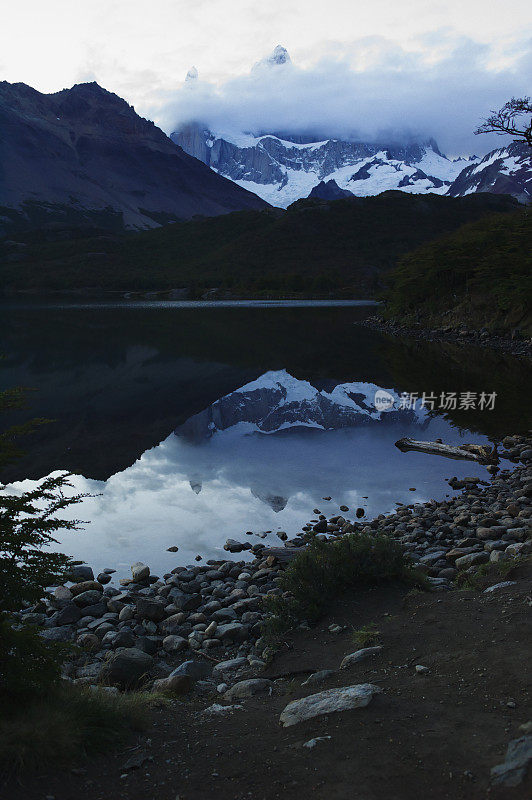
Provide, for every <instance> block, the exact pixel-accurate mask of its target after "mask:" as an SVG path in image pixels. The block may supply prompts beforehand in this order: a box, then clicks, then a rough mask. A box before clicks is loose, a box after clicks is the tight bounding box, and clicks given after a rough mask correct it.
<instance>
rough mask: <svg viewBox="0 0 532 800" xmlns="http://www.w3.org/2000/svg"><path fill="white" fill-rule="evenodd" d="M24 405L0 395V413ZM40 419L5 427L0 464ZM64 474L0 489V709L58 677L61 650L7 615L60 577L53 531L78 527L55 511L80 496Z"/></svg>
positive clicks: (62, 561)
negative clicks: (17, 489) (17, 490)
mask: <svg viewBox="0 0 532 800" xmlns="http://www.w3.org/2000/svg"><path fill="white" fill-rule="evenodd" d="M23 403H24V392H23V390H21V389H14V390H11V391H8V392H0V410H6V409H9V408H17V407H20V406H21V405H23ZM43 421H44V420H34V421H33V422H30V423H27V424H25V425H20V426H16V427H11V428H9V429H8V430H6V431H4V432H3V433H0V465H1V466H5V465H6V464H7V463H9V462H11V461H12V460H13V459H14V458H16V457H17V456H18V455H19V450H18V447H17V439H18V438H19V437H20V436H22V435H24V434H27V433H29V432H31V431H32V430H34V428H35V427H36V425H39V424H41V423H42V422H43ZM68 477H69V476H68V474H63V475H59V476H56V477H49V478H45V479H44V480H43V481H41V483H40V484H39V485H38V486H37V487H36V488H35V489H33V490H31V491H28V492H22V493H21V494H19V495H14V494H8V493H7V492H6V487H5V486H2V485H0V705H4V707H6V708H7V704H8V702H9V701H10V703H9V705H10V706H12V705H13V703H14V704H15V707H16V704H17V703H20V702H24V701H27V700H29V699H30V698H31V697H32V696H33V695H34V694H35V693H39V692H45V691H47V690H48V688H49V687H50V685H51V684H52V683H53V682H54V681H55V680H57V678H58V676H59V665H60V657H61V652H60V648H59V649H58V647H57V646H54V645H52V644H49V643H48V642H45V641H44V640H43V639H41V637H40V636H38V634H37V631H36V630H35V629H31V628H30V629H24V628H23V629H20V630H19V629H18V626H17V624H16V623H17V618H16V617H13V616H12V614H11V613H10V612H13V611H18V610H20V609H21V608H22V607H23V606H24V605H25V604H28V603H31V602H35V601H36V600H39V599H40V598H41V597H42V596H43V595H44V594H45V590H46V587H47V586H50V585H51V584H53V583H57V582H59V581H62V580H64V579H65V573H66V570H67V568H68V565H69V563H70V558H69V557H68V556H66V555H64V554H63V553H54V552H50V551H48V552H46V551H45V550H44V548H46V547H47V546H49V545H51V544H55V543H57V540H56V539H54V537H53V534H54V533H55V531H58V530H61V529H63V530H72V529H75V528H77V527H78V525H79V521H78V520H66V519H61V518H59V517H57V516H56V515H57V513H58V512H60V511H62V510H63V509H65V508H67V507H68V506H70V505H72V504H73V503H77V502H78V501H79V500H81V498H82V497H84V496H85V495H80V494H78V495H74V496H73V497H66V496H65V494H64V491H63V490H64V488H65V487H69V486H71V485H72V484H70V483H69V481H68Z"/></svg>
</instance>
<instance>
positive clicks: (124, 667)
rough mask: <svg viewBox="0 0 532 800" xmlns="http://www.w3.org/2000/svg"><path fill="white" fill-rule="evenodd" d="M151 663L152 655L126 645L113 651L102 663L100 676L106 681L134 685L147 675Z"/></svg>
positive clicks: (126, 685)
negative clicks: (104, 662)
mask: <svg viewBox="0 0 532 800" xmlns="http://www.w3.org/2000/svg"><path fill="white" fill-rule="evenodd" d="M152 665H153V658H152V656H150V655H148V654H147V653H144V652H143V651H142V650H139V649H138V648H136V647H126V648H125V649H124V650H118V651H117V652H115V653H114V655H112V656H111V658H110V659H109V661H107V663H106V664H104V666H103V667H102V671H101V678H102V679H103V680H105V681H106V682H107V683H116V684H119V685H120V686H124V687H128V686H135V685H136V684H138V683H140V682H141V681H142V680H143V678H146V677H147V676H148V674H149V671H150V669H151V667H152Z"/></svg>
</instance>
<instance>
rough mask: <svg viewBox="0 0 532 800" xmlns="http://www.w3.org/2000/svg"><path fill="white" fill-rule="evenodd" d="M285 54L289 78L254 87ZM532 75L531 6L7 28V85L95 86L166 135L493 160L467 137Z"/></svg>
mask: <svg viewBox="0 0 532 800" xmlns="http://www.w3.org/2000/svg"><path fill="white" fill-rule="evenodd" d="M277 44H282V45H284V46H285V47H286V48H287V49H288V51H289V52H290V55H291V57H292V62H293V63H292V66H291V67H289V68H288V69H284V68H281V69H275V70H273V71H270V72H273V73H274V74H270V75H259V76H258V77H257V73H256V72H255V73H254V74H251V75H250V69H251V67H252V65H253V64H254V63H255V62H256V61H258V60H259V59H260V58H262V57H264V56H265V55H267V54H268V53H269V52H270V51H271V50H272V49H273V48H274V47H275V45H277ZM192 65H195V66H196V67H197V69H198V70H199V76H200V77H199V81H198V82H197V84H196V85H195V86H194V87H193V88H192V89H191V87H190V86H187V87H184V86H183V80H184V77H185V74H186V72H187V70H188V69H189V68H190V67H191V66H192ZM531 75H532V14H531V12H530V2H529V0H504V1H503V0H491V2H486V0H372V2H368V0H363V2H359V0H327V2H323V0H269V2H268V3H260V2H258V0H253V1H251V0H195V1H194V2H192V1H191V0H151V2H149V3H147V2H145V0H127V2H125V0H105V1H103V0H92V2H90V0H89V2H85V0H84V1H83V2H81V1H80V0H18V2H10V3H8V2H6V3H4V5H3V9H2V16H1V23H0V78H1V79H4V80H8V81H11V82H17V81H23V82H24V83H28V84H30V85H31V86H34V87H35V88H37V89H39V90H40V91H43V92H53V91H57V90H59V89H62V88H65V87H70V86H71V85H72V84H74V83H78V82H82V81H86V80H97V81H98V83H100V84H101V85H102V86H104V87H105V88H107V89H109V90H111V91H114V92H116V93H117V94H119V95H121V96H122V97H124V98H125V99H126V100H128V101H129V102H130V103H132V104H133V105H134V106H135V108H136V109H137V111H139V113H142V114H143V115H145V116H149V117H150V118H152V119H155V121H156V122H158V123H159V124H162V125H163V126H164V128H165V130H167V131H169V130H170V129H172V128H174V127H175V126H176V125H177V124H178V123H179V122H180V121H182V120H183V119H185V118H186V117H190V116H192V115H201V117H202V118H203V119H204V121H206V122H207V123H209V124H212V125H215V126H217V127H219V128H221V127H224V126H228V125H231V126H233V127H240V128H244V129H246V130H257V129H258V128H260V127H263V128H271V129H279V128H282V129H293V128H297V127H298V126H300V127H305V128H315V129H316V130H318V129H319V128H320V126H322V124H323V121H324V119H325V120H327V123H328V124H329V126H330V128H331V134H333V135H340V134H341V133H342V132H343V131H345V132H352V133H360V135H363V134H366V135H374V136H376V135H379V133H380V132H382V131H385V130H390V131H392V130H393V131H401V132H403V133H405V134H409V133H411V134H412V135H418V134H423V135H425V134H426V135H430V134H432V135H433V136H435V137H436V139H438V141H439V142H440V143H441V146H442V147H443V148H444V149H446V150H447V151H449V152H453V153H457V152H461V151H470V152H471V151H472V150H473V149H475V150H476V151H482V152H485V151H486V150H487V149H490V148H491V147H494V146H498V145H499V144H502V141H501V140H500V139H496V140H495V139H490V138H489V137H487V138H486V139H485V140H483V139H482V137H476V138H475V137H472V136H471V133H470V132H471V129H472V128H474V127H475V125H476V124H477V123H478V121H479V118H480V117H481V116H482V115H484V114H487V113H488V112H489V110H490V109H491V108H494V107H498V106H499V105H501V104H502V103H503V102H504V101H505V100H506V99H508V97H509V96H511V95H522V94H525V93H528V94H530V93H531V86H530V84H531V83H532V81H531ZM333 129H334V130H333Z"/></svg>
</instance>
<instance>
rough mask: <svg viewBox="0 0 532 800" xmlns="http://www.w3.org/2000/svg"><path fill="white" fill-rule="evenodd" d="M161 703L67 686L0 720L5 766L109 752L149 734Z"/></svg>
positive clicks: (145, 696) (0, 756) (146, 696)
mask: <svg viewBox="0 0 532 800" xmlns="http://www.w3.org/2000/svg"><path fill="white" fill-rule="evenodd" d="M160 702H161V698H160V697H159V696H158V695H157V694H154V693H151V694H150V693H147V692H131V693H129V694H122V693H111V692H109V691H106V690H105V689H104V688H102V687H96V688H90V687H88V686H79V685H72V684H65V685H62V686H60V687H58V688H57V689H55V690H53V691H51V692H50V694H49V695H48V696H47V697H45V698H41V699H40V700H38V701H36V702H34V703H32V704H31V705H28V706H26V707H24V708H22V709H19V710H18V711H12V713H10V714H9V715H8V716H6V717H4V718H3V719H0V763H2V764H4V765H5V766H8V767H12V768H15V769H18V770H20V769H22V768H27V767H30V768H31V767H36V766H39V765H42V764H46V763H55V764H65V763H68V762H70V761H72V760H73V759H76V758H79V757H80V756H84V755H89V754H92V753H98V752H104V751H106V750H108V749H109V748H110V747H113V748H114V747H115V746H116V745H117V744H120V742H122V741H123V739H124V738H125V737H126V736H127V735H128V734H129V733H131V732H132V731H140V730H143V729H144V728H145V727H146V726H147V724H148V721H149V712H150V709H151V708H152V707H153V706H154V705H156V704H159V703H160Z"/></svg>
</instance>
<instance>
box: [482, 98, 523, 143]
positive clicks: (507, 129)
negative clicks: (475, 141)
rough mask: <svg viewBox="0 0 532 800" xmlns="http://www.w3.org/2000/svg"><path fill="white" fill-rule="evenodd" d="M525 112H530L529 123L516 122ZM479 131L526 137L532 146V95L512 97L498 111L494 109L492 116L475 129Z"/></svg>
mask: <svg viewBox="0 0 532 800" xmlns="http://www.w3.org/2000/svg"><path fill="white" fill-rule="evenodd" d="M525 114H530V115H531V116H530V119H529V120H528V125H527V122H526V120H522V121H521V124H518V123H517V122H516V120H517V118H521V117H522V116H523V115H525ZM475 133H476V134H478V133H497V134H499V135H500V136H502V135H504V134H510V136H513V137H514V138H515V139H524V140H525V142H526V143H527V144H528V145H529V147H532V103H531V102H530V97H512V99H511V100H508V102H507V103H505V104H504V105H503V107H502V108H500V109H499V110H498V111H492V112H491V116H489V117H488V118H487V119H485V120H484V122H483V123H482V125H480V127H478V128H477V129H476V131H475Z"/></svg>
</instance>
